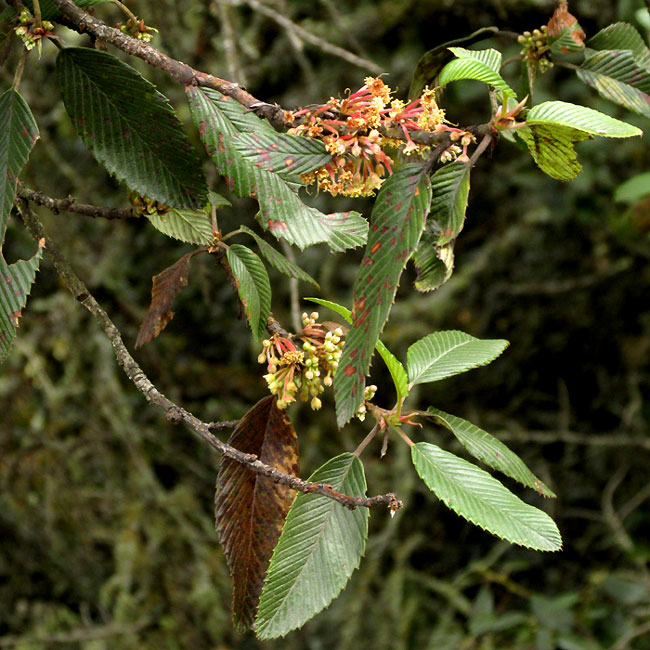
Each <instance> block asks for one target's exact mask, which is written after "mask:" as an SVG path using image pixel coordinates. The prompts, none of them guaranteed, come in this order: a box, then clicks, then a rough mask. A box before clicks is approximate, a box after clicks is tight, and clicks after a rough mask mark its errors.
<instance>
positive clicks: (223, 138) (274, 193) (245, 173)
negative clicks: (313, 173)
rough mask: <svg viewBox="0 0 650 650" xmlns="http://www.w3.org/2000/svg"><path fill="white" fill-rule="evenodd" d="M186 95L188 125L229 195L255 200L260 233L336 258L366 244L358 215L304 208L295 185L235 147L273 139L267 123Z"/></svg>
mask: <svg viewBox="0 0 650 650" xmlns="http://www.w3.org/2000/svg"><path fill="white" fill-rule="evenodd" d="M186 92H187V97H188V102H189V105H190V112H191V114H192V119H193V121H194V123H195V125H196V127H197V129H198V131H199V136H200V137H201V140H202V142H203V144H204V145H205V148H206V151H207V153H208V155H209V156H210V157H211V158H212V160H213V162H214V163H215V165H216V166H217V169H218V170H219V173H220V174H222V175H223V176H224V177H225V179H226V182H227V183H228V186H229V187H230V189H231V190H232V191H234V192H235V193H236V194H237V195H238V196H252V197H254V198H256V199H257V200H258V202H259V205H260V212H259V215H258V219H259V221H260V223H261V225H262V227H263V228H265V229H267V230H269V231H271V232H272V233H273V235H274V236H275V237H277V238H278V239H280V238H281V239H285V240H286V241H288V242H289V243H290V244H295V245H296V246H298V247H299V248H301V249H302V248H305V247H306V246H311V245H313V244H318V243H320V242H325V243H327V245H328V246H329V247H330V248H331V249H332V250H333V251H336V252H338V251H343V250H346V249H347V248H354V247H355V246H360V245H362V244H364V243H365V241H366V236H367V232H368V224H367V222H366V221H365V219H363V218H362V217H361V215H359V214H358V213H357V212H345V213H335V214H329V215H327V214H323V213H322V212H320V211H318V210H316V209H315V208H311V207H309V206H307V205H305V204H304V203H303V202H302V200H301V199H300V197H299V196H298V189H299V186H298V185H297V184H296V183H294V182H290V181H287V180H285V179H284V178H282V177H281V176H280V175H278V174H276V173H274V172H270V171H267V170H266V169H262V168H260V167H257V166H256V165H255V164H254V163H253V162H252V160H251V159H250V158H248V157H246V156H245V155H243V154H242V153H241V152H240V151H239V149H238V148H237V147H236V146H235V144H234V143H235V141H236V139H237V138H240V137H242V136H241V135H240V134H255V136H256V137H258V138H270V139H275V138H277V136H278V134H277V133H276V132H275V131H274V130H273V129H272V128H271V127H270V126H269V124H268V122H266V121H264V120H260V119H259V118H258V117H257V116H255V115H254V114H253V113H251V112H246V109H245V108H244V107H243V106H242V105H241V104H238V103H237V102H236V101H235V100H233V99H229V98H227V97H224V96H222V95H221V94H219V93H218V92H216V91H213V90H207V89H204V88H198V87H196V86H188V87H187V89H186ZM306 141H307V142H309V141H308V140H306ZM242 142H244V140H242Z"/></svg>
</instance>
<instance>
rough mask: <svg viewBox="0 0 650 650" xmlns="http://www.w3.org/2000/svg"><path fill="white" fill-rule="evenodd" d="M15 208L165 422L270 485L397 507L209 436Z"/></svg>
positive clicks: (393, 500) (352, 503)
mask: <svg viewBox="0 0 650 650" xmlns="http://www.w3.org/2000/svg"><path fill="white" fill-rule="evenodd" d="M17 205H18V209H19V212H20V214H21V216H22V218H23V221H24V222H25V225H26V226H27V229H28V230H29V232H30V234H31V235H32V237H33V238H34V239H35V240H36V241H39V242H40V241H41V240H42V239H45V243H46V251H47V253H48V255H49V257H50V258H51V259H52V262H53V263H54V267H55V269H56V271H57V273H58V274H59V277H60V278H61V280H62V281H63V283H64V284H65V285H66V286H67V287H68V289H69V290H70V292H71V293H72V295H73V296H74V297H75V299H76V300H77V301H79V302H80V303H81V304H82V305H83V306H84V307H85V308H86V309H87V310H88V311H89V312H90V313H91V314H92V315H93V317H94V318H95V320H96V321H97V322H98V323H99V325H100V327H101V328H102V329H103V330H104V333H105V334H106V336H107V337H108V340H109V341H110V342H111V345H112V346H113V350H114V352H115V356H116V357H117V362H118V364H119V366H120V367H121V368H122V370H123V371H124V372H125V374H126V376H127V377H128V378H129V379H130V380H131V381H132V382H133V384H134V385H135V387H136V388H137V389H138V391H140V392H141V393H142V394H143V395H144V397H145V399H146V400H147V401H148V402H149V403H150V404H152V405H153V406H156V407H158V408H159V409H162V410H163V411H164V412H165V414H166V416H167V419H168V420H169V421H170V422H172V423H181V422H182V423H183V424H185V425H186V426H187V427H188V428H189V429H190V430H191V431H193V432H194V433H195V434H196V435H197V436H199V437H200V438H201V439H202V440H204V441H205V442H207V443H208V444H209V445H210V446H211V447H212V448H213V449H216V450H217V451H218V452H220V453H221V454H222V455H224V456H226V457H227V458H230V459H232V460H234V461H236V462H238V463H240V464H241V465H244V466H245V467H248V468H249V469H251V470H252V471H254V472H255V473H256V474H260V475H261V476H266V477H267V478H269V479H270V480H271V481H273V482H274V483H278V484H280V485H286V486H288V487H290V488H291V489H293V490H297V491H298V492H304V493H306V494H320V495H322V496H325V497H327V498H329V499H332V500H334V501H337V502H338V503H340V504H341V505H343V506H345V507H346V508H349V509H350V510H354V509H355V508H357V507H364V508H371V507H373V506H376V505H386V506H388V508H389V509H390V510H391V513H393V512H394V511H395V510H397V509H398V508H400V507H401V502H400V501H398V500H397V497H396V496H395V495H394V494H393V493H389V494H382V495H378V496H375V497H353V496H349V495H347V494H343V493H341V492H338V491H336V490H334V489H333V488H332V486H331V485H327V484H324V483H312V482H310V481H303V480H302V479H300V478H298V477H297V476H292V475H290V474H285V473H284V472H281V471H280V470H278V469H276V468H275V467H272V466H270V465H266V464H265V463H262V462H261V461H260V460H258V458H257V456H256V455H254V454H245V453H243V452H241V451H239V450H237V449H235V448H234V447H231V446H230V445H228V444H226V443H224V442H221V440H219V438H217V437H216V436H214V435H213V434H212V433H211V431H210V426H209V425H208V424H207V423H206V422H202V421H201V420H199V419H198V418H197V417H196V416H195V415H193V414H192V413H190V412H189V411H186V410H185V409H184V408H182V407H181V406H178V405H177V404H175V403H174V402H172V401H171V400H170V399H169V398H168V397H167V396H165V395H164V394H163V393H161V392H160V391H159V390H158V389H157V388H156V387H155V386H154V384H153V383H152V382H151V380H150V379H149V378H148V377H147V375H146V374H145V373H144V371H143V370H142V368H140V366H139V365H138V363H137V362H136V360H135V359H134V358H133V357H132V356H131V354H130V352H129V351H128V349H127V348H126V346H125V345H124V341H123V340H122V335H121V334H120V331H119V330H118V329H117V327H116V326H115V324H114V323H113V321H112V320H111V319H110V317H109V316H108V314H107V313H106V312H105V311H104V310H103V309H102V307H101V306H100V304H99V303H98V302H97V300H96V299H95V298H94V297H93V296H92V294H91V293H90V291H89V290H88V288H87V287H86V285H85V284H84V283H83V282H82V281H81V279H80V278H79V277H78V276H77V274H76V273H75V272H74V270H73V269H72V267H71V266H70V264H69V263H68V261H67V259H66V258H65V256H64V255H63V253H62V252H61V251H60V250H59V248H58V247H57V246H56V244H55V243H53V242H52V240H51V238H50V237H49V235H46V233H45V230H44V228H43V225H42V224H41V222H40V221H39V220H38V217H37V216H36V214H35V213H34V211H33V210H32V209H31V207H30V206H29V204H28V203H27V202H26V201H25V200H24V199H18V202H17Z"/></svg>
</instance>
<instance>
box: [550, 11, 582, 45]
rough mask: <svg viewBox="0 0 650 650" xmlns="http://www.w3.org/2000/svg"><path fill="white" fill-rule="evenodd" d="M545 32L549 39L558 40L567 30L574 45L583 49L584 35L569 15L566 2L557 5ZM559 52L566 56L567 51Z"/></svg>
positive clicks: (576, 20)
mask: <svg viewBox="0 0 650 650" xmlns="http://www.w3.org/2000/svg"><path fill="white" fill-rule="evenodd" d="M547 30H548V31H547V33H548V35H549V37H550V38H551V39H556V38H559V37H560V36H561V35H562V33H563V32H564V31H565V30H568V31H569V34H570V36H571V39H572V40H573V41H574V42H575V43H576V45H580V46H582V47H584V44H585V36H586V34H585V33H584V31H583V29H582V28H581V27H580V25H579V24H578V19H577V18H576V17H575V16H574V15H573V14H570V13H569V3H568V2H567V1H566V0H562V2H560V3H559V4H558V7H557V9H556V10H555V13H554V14H553V16H551V19H550V20H549V21H548V25H547ZM561 51H562V52H564V53H565V54H566V52H568V51H569V50H568V49H566V48H563V49H562V50H561Z"/></svg>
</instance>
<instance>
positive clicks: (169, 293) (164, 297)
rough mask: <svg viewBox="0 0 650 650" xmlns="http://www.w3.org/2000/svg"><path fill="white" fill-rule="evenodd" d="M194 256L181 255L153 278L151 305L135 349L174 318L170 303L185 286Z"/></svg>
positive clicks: (192, 254) (149, 339)
mask: <svg viewBox="0 0 650 650" xmlns="http://www.w3.org/2000/svg"><path fill="white" fill-rule="evenodd" d="M195 254H196V251H192V252H191V253H187V254H186V255H183V257H181V258H180V259H179V260H178V261H177V262H174V264H172V265H171V266H168V267H167V268H166V269H165V270H163V271H161V272H160V273H158V275H154V276H153V278H152V287H151V304H150V305H149V310H148V311H147V315H146V316H145V319H144V321H143V323H142V325H141V326H140V330H139V331H138V338H137V339H136V341H135V347H136V349H137V348H139V347H142V346H143V345H145V344H146V343H149V341H151V340H152V339H154V338H156V337H157V336H158V335H159V334H160V333H161V332H162V331H163V330H164V329H165V327H167V324H168V323H169V321H171V319H172V318H174V312H173V311H171V306H172V302H173V301H174V298H175V297H176V296H177V295H178V294H179V293H180V292H181V290H182V289H183V287H186V286H187V281H188V277H189V272H190V260H191V259H192V256H194V255H195Z"/></svg>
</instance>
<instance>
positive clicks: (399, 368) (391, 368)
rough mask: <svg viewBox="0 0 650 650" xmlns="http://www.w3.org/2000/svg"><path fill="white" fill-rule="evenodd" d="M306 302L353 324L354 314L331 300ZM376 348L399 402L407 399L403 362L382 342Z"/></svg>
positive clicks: (319, 299)
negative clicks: (402, 398)
mask: <svg viewBox="0 0 650 650" xmlns="http://www.w3.org/2000/svg"><path fill="white" fill-rule="evenodd" d="M305 300H309V301H310V302H315V303H316V304H318V305H322V306H323V307H328V308H329V309H331V310H332V311H334V312H336V313H337V314H338V315H339V316H341V317H343V318H344V319H345V321H346V322H347V323H351V322H352V312H351V311H350V310H349V309H348V308H347V307H344V306H343V305H339V304H338V303H336V302H332V301H331V300H323V298H305ZM375 348H376V349H377V352H379V356H380V357H381V358H382V359H383V361H384V363H385V364H386V367H387V368H388V372H390V376H391V377H392V379H393V383H394V384H395V391H396V392H397V399H398V400H399V399H400V398H401V397H406V396H407V395H408V393H409V390H408V377H407V376H406V370H405V369H404V366H403V365H402V363H401V361H399V359H397V357H396V356H395V355H394V354H393V353H392V352H391V351H390V350H389V349H388V348H387V347H386V346H385V345H384V343H382V342H381V341H379V340H378V341H377V344H376V345H375Z"/></svg>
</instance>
